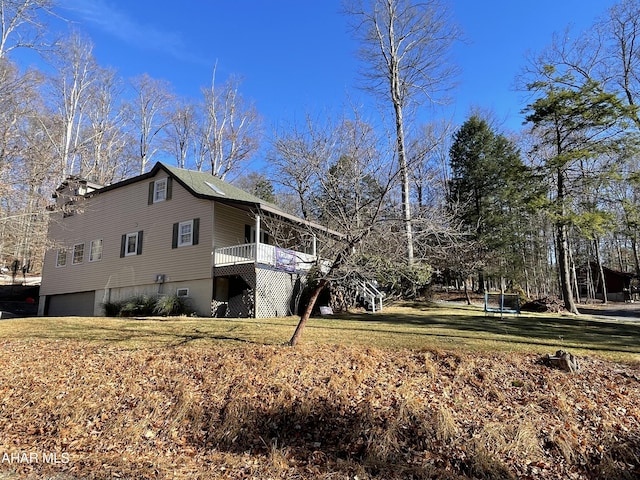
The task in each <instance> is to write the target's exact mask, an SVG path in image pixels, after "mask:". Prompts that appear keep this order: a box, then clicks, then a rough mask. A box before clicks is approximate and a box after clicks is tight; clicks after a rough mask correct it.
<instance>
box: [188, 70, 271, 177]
mask: <svg viewBox="0 0 640 480" xmlns="http://www.w3.org/2000/svg"><path fill="white" fill-rule="evenodd" d="M215 76H216V73H215V69H214V72H213V75H212V79H211V86H210V87H209V88H207V89H203V91H202V93H203V95H204V108H203V117H204V118H203V121H202V123H203V124H202V132H201V134H200V135H201V139H200V141H201V143H202V145H203V147H204V148H202V149H201V152H202V154H204V155H206V157H207V159H208V163H209V165H210V167H211V174H212V175H214V176H216V177H220V178H222V179H224V178H225V177H226V176H227V174H229V172H231V171H232V170H234V169H238V167H240V166H241V165H243V164H244V163H246V162H247V160H249V159H250V158H251V156H252V155H253V154H254V153H255V152H256V150H257V149H258V146H259V144H260V138H261V135H262V133H261V120H260V117H259V116H258V112H257V110H256V109H255V107H254V105H253V104H250V103H249V104H248V103H245V100H244V99H243V97H242V95H241V94H240V91H239V86H240V81H239V79H238V78H233V77H232V78H231V79H229V80H228V81H227V82H226V83H225V84H224V85H223V86H222V87H217V86H216V81H215V80H216V79H215Z"/></svg>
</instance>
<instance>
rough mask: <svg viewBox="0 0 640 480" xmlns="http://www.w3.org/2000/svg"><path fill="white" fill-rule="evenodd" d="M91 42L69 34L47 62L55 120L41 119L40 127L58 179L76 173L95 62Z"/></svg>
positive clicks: (50, 97)
mask: <svg viewBox="0 0 640 480" xmlns="http://www.w3.org/2000/svg"><path fill="white" fill-rule="evenodd" d="M92 52H93V44H92V43H91V42H90V41H89V40H86V39H84V38H82V37H81V36H80V35H78V34H73V35H71V36H70V37H68V38H67V39H65V40H64V41H63V42H61V43H60V44H59V48H58V49H57V50H56V51H55V52H54V53H53V56H52V57H51V63H52V65H53V67H54V69H55V73H54V75H53V76H52V77H51V78H50V79H49V87H50V88H49V98H48V100H49V102H50V104H51V108H52V110H53V112H52V115H54V116H55V117H57V118H58V121H57V122H55V123H54V125H53V127H54V129H52V128H51V127H52V125H50V124H48V123H46V122H42V123H41V125H42V128H43V130H45V132H46V133H47V136H48V137H49V140H50V142H51V144H52V145H54V148H55V150H56V157H57V161H58V164H59V169H60V173H61V176H62V178H64V177H65V176H66V175H70V174H72V173H77V172H76V169H77V168H79V167H80V165H79V149H80V147H81V146H82V142H83V140H84V139H83V138H82V135H81V133H82V129H81V126H82V121H83V115H84V114H85V110H86V107H87V105H88V103H89V100H90V95H91V88H92V84H93V83H94V82H95V72H96V70H97V65H96V62H95V59H94V57H93V53H92Z"/></svg>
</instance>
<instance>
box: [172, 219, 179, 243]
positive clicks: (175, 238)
mask: <svg viewBox="0 0 640 480" xmlns="http://www.w3.org/2000/svg"><path fill="white" fill-rule="evenodd" d="M178 226H179V224H178V223H174V224H173V235H172V237H171V248H178Z"/></svg>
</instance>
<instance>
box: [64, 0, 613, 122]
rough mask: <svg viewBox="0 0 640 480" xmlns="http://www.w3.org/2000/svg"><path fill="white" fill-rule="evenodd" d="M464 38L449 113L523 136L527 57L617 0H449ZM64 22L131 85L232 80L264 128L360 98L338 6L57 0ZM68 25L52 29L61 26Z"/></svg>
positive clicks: (192, 86) (186, 86) (327, 1)
mask: <svg viewBox="0 0 640 480" xmlns="http://www.w3.org/2000/svg"><path fill="white" fill-rule="evenodd" d="M450 1H451V7H452V10H453V16H454V19H455V20H456V21H457V23H458V24H459V26H460V27H461V28H462V30H463V32H464V35H465V38H466V40H467V42H466V43H464V44H462V43H461V44H459V45H457V46H456V48H455V51H454V58H455V60H456V62H457V63H458V65H459V67H460V68H461V70H462V75H461V76H460V78H459V79H458V82H459V85H458V87H457V88H456V89H455V90H454V91H453V93H452V96H453V98H454V103H453V104H452V105H451V106H450V107H449V108H448V109H447V111H446V115H448V116H450V117H451V118H453V119H454V121H455V122H456V123H457V124H460V123H461V122H462V121H464V119H465V118H466V117H467V115H468V113H469V109H470V108H471V107H472V106H476V107H480V108H482V109H489V110H491V111H493V112H494V114H495V115H496V118H497V119H498V120H500V121H503V122H504V125H505V128H511V129H518V128H519V126H520V124H521V116H520V115H519V112H520V110H521V109H522V108H523V107H524V106H525V104H526V103H525V100H524V99H523V94H522V93H521V92H515V91H514V88H513V84H514V79H515V76H516V75H517V74H518V73H519V72H520V70H521V69H522V67H523V66H524V65H525V54H526V53H527V52H528V51H532V52H536V51H540V50H541V49H542V48H543V47H544V46H545V45H547V44H549V43H550V41H551V38H552V34H553V33H554V32H558V33H560V32H562V31H564V29H565V28H566V27H567V26H569V25H571V26H572V27H573V29H574V30H575V31H576V32H577V31H580V30H582V29H584V28H585V27H586V26H588V25H590V24H591V23H592V22H593V21H594V19H595V18H596V17H597V16H599V15H603V14H604V13H605V11H606V9H607V8H609V7H610V6H612V5H613V4H614V1H613V0H536V1H526V0H485V1H478V0H450ZM60 2H61V4H62V6H63V8H62V9H61V10H60V11H61V13H62V14H63V15H64V16H65V17H66V18H68V19H70V20H72V21H73V22H75V23H76V27H75V28H76V29H77V30H78V31H80V32H83V33H85V34H86V35H87V36H89V37H90V38H91V40H92V41H93V42H94V44H95V49H94V54H95V56H96V58H97V60H98V62H99V63H100V64H101V65H103V66H111V67H114V68H116V69H117V70H118V71H119V72H120V74H121V75H122V76H124V77H126V78H129V77H133V76H136V75H139V74H142V73H148V74H149V75H150V76H152V77H155V78H162V79H165V80H168V81H169V82H170V83H171V84H172V85H173V86H174V90H175V92H176V93H178V94H180V95H184V96H192V97H197V96H199V91H200V88H201V87H203V86H206V85H207V84H210V81H211V74H212V70H213V65H214V63H216V62H217V77H216V81H217V83H222V82H223V81H224V80H225V79H226V78H227V76H228V75H230V74H235V75H239V76H241V77H242V78H243V79H244V80H243V83H242V86H241V91H242V93H243V95H244V96H245V97H246V98H248V99H251V100H253V101H254V102H255V104H256V106H257V109H258V111H259V112H260V113H261V115H262V116H263V117H264V119H265V123H266V126H267V128H270V126H273V125H276V124H279V123H282V122H285V123H286V122H291V121H293V120H294V119H296V118H298V119H299V118H300V117H302V116H304V115H305V113H307V112H311V113H315V114H317V113H319V112H323V111H330V112H331V111H340V110H342V108H343V107H344V105H345V104H346V103H347V101H348V99H352V100H355V101H356V102H357V101H358V99H359V98H361V96H362V95H363V93H362V92H361V91H360V90H357V89H356V85H357V83H358V76H357V69H358V64H357V60H356V58H355V50H356V47H357V45H356V44H355V42H354V40H353V39H352V36H351V33H350V32H349V30H348V19H347V18H346V17H345V16H344V15H343V14H341V13H340V10H341V7H340V1H339V0H271V1H267V0H233V1H226V0H183V1H182V2H180V3H176V2H162V1H158V0H135V1H129V0H60ZM58 27H59V28H61V29H62V27H63V26H62V25H58V24H56V25H54V26H53V28H58Z"/></svg>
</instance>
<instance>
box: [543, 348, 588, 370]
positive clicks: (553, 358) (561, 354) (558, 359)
mask: <svg viewBox="0 0 640 480" xmlns="http://www.w3.org/2000/svg"><path fill="white" fill-rule="evenodd" d="M541 363H542V364H543V365H546V366H548V367H552V368H559V369H560V370H564V371H565V372H570V373H576V372H578V371H579V370H580V364H579V363H578V358H577V357H575V356H573V355H572V354H570V353H569V352H565V351H564V350H558V351H557V352H556V354H555V355H549V354H546V355H545V356H544V357H542V359H541Z"/></svg>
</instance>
